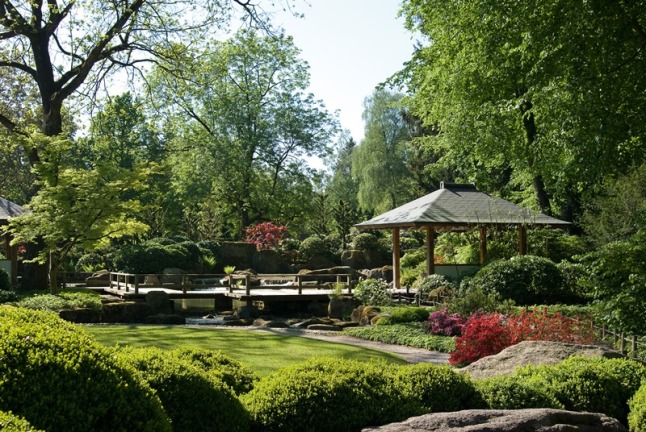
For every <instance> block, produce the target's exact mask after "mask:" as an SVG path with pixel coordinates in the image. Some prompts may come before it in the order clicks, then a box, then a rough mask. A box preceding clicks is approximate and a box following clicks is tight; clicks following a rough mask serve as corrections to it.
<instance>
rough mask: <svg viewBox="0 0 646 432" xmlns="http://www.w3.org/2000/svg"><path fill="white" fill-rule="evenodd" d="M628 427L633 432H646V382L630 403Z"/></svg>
mask: <svg viewBox="0 0 646 432" xmlns="http://www.w3.org/2000/svg"><path fill="white" fill-rule="evenodd" d="M628 407H629V409H630V411H629V413H628V427H629V429H630V431H631V432H646V380H645V381H643V382H642V386H641V387H640V388H639V390H637V393H635V395H634V396H633V397H632V398H631V399H630V400H629V401H628Z"/></svg>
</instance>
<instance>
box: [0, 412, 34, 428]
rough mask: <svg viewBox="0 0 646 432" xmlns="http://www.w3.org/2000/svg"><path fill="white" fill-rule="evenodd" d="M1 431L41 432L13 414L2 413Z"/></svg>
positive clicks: (0, 413)
mask: <svg viewBox="0 0 646 432" xmlns="http://www.w3.org/2000/svg"><path fill="white" fill-rule="evenodd" d="M0 431H6V432H39V431H40V430H39V429H36V428H34V427H33V426H32V425H31V424H30V423H29V422H28V421H27V420H25V419H24V418H22V417H18V416H16V415H13V414H12V413H11V412H4V411H0Z"/></svg>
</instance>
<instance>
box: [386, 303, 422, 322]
mask: <svg viewBox="0 0 646 432" xmlns="http://www.w3.org/2000/svg"><path fill="white" fill-rule="evenodd" d="M429 314H430V311H429V310H428V309H426V308H423V307H397V308H394V309H393V310H392V311H391V312H390V317H389V321H390V323H391V324H399V323H410V322H417V323H418V322H422V321H426V320H427V319H428V316H429Z"/></svg>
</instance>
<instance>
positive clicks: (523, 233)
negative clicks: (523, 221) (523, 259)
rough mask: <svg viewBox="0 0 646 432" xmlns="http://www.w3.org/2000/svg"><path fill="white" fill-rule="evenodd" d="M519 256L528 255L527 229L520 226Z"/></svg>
mask: <svg viewBox="0 0 646 432" xmlns="http://www.w3.org/2000/svg"><path fill="white" fill-rule="evenodd" d="M518 254H519V255H527V228H526V227H525V225H518Z"/></svg>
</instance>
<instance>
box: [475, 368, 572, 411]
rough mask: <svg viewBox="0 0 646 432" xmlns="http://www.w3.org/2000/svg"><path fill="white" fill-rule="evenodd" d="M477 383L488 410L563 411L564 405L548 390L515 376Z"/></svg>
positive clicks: (482, 380) (502, 376)
mask: <svg viewBox="0 0 646 432" xmlns="http://www.w3.org/2000/svg"><path fill="white" fill-rule="evenodd" d="M475 383H476V388H477V390H478V393H479V396H480V399H481V400H482V402H483V403H484V406H485V407H486V408H487V409H525V408H555V409H563V404H562V403H560V402H559V401H558V400H557V399H556V397H555V396H554V395H552V394H550V393H549V392H548V391H546V389H544V388H541V387H538V386H536V385H535V384H534V383H530V382H526V381H524V380H522V379H519V378H518V377H515V376H509V375H501V376H495V377H491V378H485V379H481V380H476V381H475Z"/></svg>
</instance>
